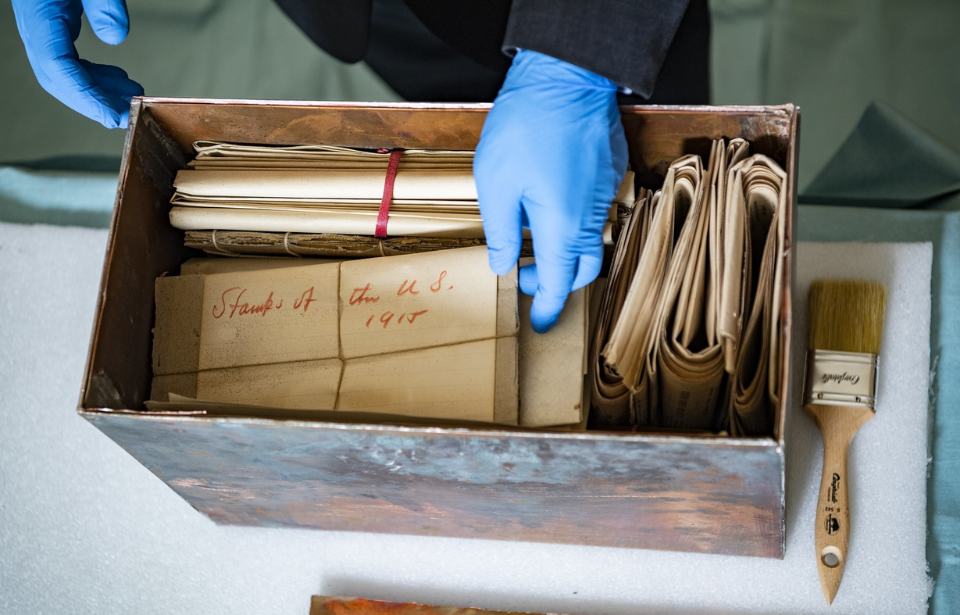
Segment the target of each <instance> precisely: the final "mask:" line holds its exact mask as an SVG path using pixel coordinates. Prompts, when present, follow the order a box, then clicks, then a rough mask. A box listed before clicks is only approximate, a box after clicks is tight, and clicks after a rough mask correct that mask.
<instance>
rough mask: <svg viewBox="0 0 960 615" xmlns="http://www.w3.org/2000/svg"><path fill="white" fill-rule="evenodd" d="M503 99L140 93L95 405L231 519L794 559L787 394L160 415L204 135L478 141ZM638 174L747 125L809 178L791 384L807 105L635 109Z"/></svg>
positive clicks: (111, 433) (166, 474)
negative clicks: (768, 424)
mask: <svg viewBox="0 0 960 615" xmlns="http://www.w3.org/2000/svg"><path fill="white" fill-rule="evenodd" d="M488 109H489V106H488V105H432V104H430V105H427V104H352V103H305V102H276V101H230V100H193V99H163V98H135V99H134V100H133V105H132V109H131V113H130V128H129V130H128V132H127V139H126V143H125V145H124V150H123V165H122V169H121V176H120V183H119V188H118V190H117V199H116V205H115V208H114V212H113V219H112V222H111V226H110V234H109V241H108V248H107V254H106V259H105V263H104V270H103V277H102V280H101V289H100V297H99V302H98V306H97V310H96V318H95V322H94V328H93V336H92V341H91V345H90V352H89V356H88V359H87V369H86V374H85V378H84V383H83V389H82V392H81V396H80V413H81V414H82V415H83V416H84V418H86V419H87V420H89V421H90V422H91V423H92V424H93V425H95V426H96V427H97V428H99V429H100V430H101V431H103V432H104V433H105V434H106V435H107V436H108V437H110V438H111V439H113V440H114V441H116V442H117V443H118V444H119V445H120V446H122V447H123V448H124V449H126V450H127V451H128V452H129V453H130V454H131V455H133V456H134V457H135V458H136V459H137V460H138V461H140V463H142V464H143V465H145V466H146V467H147V468H149V469H150V470H151V471H152V472H153V473H154V474H155V475H156V476H157V477H158V478H160V479H161V480H162V481H164V482H165V483H166V484H168V485H169V486H170V488H171V489H173V490H174V491H176V492H177V493H178V494H180V495H181V496H182V497H183V498H184V499H186V500H187V501H188V502H189V503H190V504H191V505H192V506H193V507H194V508H196V509H197V510H199V511H201V512H203V513H204V514H206V515H208V516H209V517H210V518H211V519H213V520H214V521H216V522H218V523H227V524H240V525H260V526H274V527H276V526H288V527H303V528H318V529H325V530H357V531H368V532H389V533H405V534H423V535H435V536H457V537H467V538H490V539H504V540H524V541H545V542H561V543H574V544H589V545H604V546H616V547H633V548H649V549H668V550H681V551H696V552H710V553H726V554H738V555H753V556H762V557H783V551H784V531H785V528H784V519H785V516H784V445H783V441H784V433H783V427H784V415H785V406H786V403H787V400H789V399H790V396H789V394H787V392H786V390H785V391H784V395H783V396H782V398H781V399H782V401H781V407H780V408H778V410H777V418H776V422H775V424H776V427H775V432H774V433H773V434H771V437H766V438H752V439H747V438H743V439H734V438H725V437H689V436H683V435H670V434H663V433H658V434H644V433H635V434H631V433H606V432H585V433H584V432H581V433H577V432H558V431H553V432H548V431H540V432H538V431H530V430H510V429H486V430H475V429H463V428H444V427H401V426H392V425H379V424H377V425H375V424H357V423H324V422H307V421H294V420H286V421H284V420H268V419H253V418H242V417H237V418H232V417H219V418H213V417H206V416H200V415H195V414H194V415H191V414H190V413H183V414H159V413H151V412H148V411H146V410H144V401H145V400H146V399H147V398H148V396H149V392H150V378H151V373H150V366H151V361H150V357H151V343H152V334H151V328H152V326H153V313H154V295H153V293H154V280H155V278H156V277H157V276H158V275H160V274H162V273H164V272H168V271H175V270H176V269H177V268H178V266H179V265H180V264H181V263H182V262H183V261H185V260H186V259H187V258H189V257H190V256H192V255H195V253H194V252H193V251H192V250H189V249H187V248H185V247H184V246H183V233H182V232H181V231H179V230H177V229H174V228H172V227H171V226H170V223H169V220H168V211H169V207H170V206H169V203H168V201H169V198H170V195H171V193H172V183H173V178H174V175H175V173H176V171H177V170H178V169H180V168H183V167H184V166H185V164H186V163H187V161H188V159H189V157H190V156H191V153H192V147H191V145H192V143H193V141H195V140H197V139H212V140H222V141H231V142H238V143H259V144H303V143H314V144H331V145H344V146H354V147H365V148H395V147H404V148H434V149H472V148H473V147H475V146H476V144H477V140H478V139H479V136H480V129H481V127H482V125H483V121H484V117H485V115H486V113H487V110H488ZM622 116H623V123H624V127H625V129H626V134H627V139H628V141H629V144H630V157H631V164H632V166H633V169H634V170H635V171H636V172H637V176H638V181H639V183H641V184H642V185H645V186H647V187H657V186H659V184H660V182H661V181H662V175H663V174H664V173H665V170H666V167H667V165H668V164H669V163H670V162H671V161H672V160H674V159H675V158H677V157H679V156H681V155H683V154H688V153H700V154H703V155H706V154H708V152H709V146H710V140H711V139H715V138H718V137H727V138H732V137H743V138H745V139H747V140H748V141H749V142H750V143H751V145H752V151H755V152H761V153H764V154H767V155H768V156H770V157H772V158H773V159H775V160H776V161H777V162H779V163H780V164H781V165H783V167H784V168H785V169H786V170H787V171H788V173H789V190H790V195H791V198H790V200H789V204H788V207H789V208H790V211H788V212H787V242H786V246H785V248H786V249H785V253H784V256H783V257H784V258H785V259H786V260H787V263H786V267H785V270H786V275H787V278H786V284H785V285H784V290H783V292H784V297H783V301H782V303H781V305H782V306H783V307H782V310H783V312H782V318H781V329H780V330H779V331H778V334H779V335H780V339H781V344H780V352H781V357H780V365H781V377H782V379H783V386H784V389H786V387H787V385H788V384H789V382H790V378H789V370H790V365H789V356H790V345H791V344H790V323H791V314H790V306H791V301H790V295H791V283H792V278H793V276H792V269H793V260H794V259H793V253H792V245H793V237H794V236H795V227H796V224H795V223H796V215H795V206H794V200H795V199H794V197H795V191H796V188H795V178H796V163H797V137H798V121H799V113H798V110H797V109H796V108H795V107H794V106H792V105H786V106H781V107H623V108H622Z"/></svg>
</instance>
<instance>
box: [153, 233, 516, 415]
mask: <svg viewBox="0 0 960 615" xmlns="http://www.w3.org/2000/svg"><path fill="white" fill-rule="evenodd" d="M221 271H222V270H221ZM156 291H157V318H156V326H155V329H154V352H153V373H154V381H153V392H152V395H151V397H152V398H153V399H154V400H158V401H168V400H171V401H172V398H171V397H170V396H171V394H172V395H179V396H185V397H189V398H195V399H202V400H206V401H213V402H229V403H244V404H253V405H261V406H273V407H278V408H292V409H298V408H300V409H304V408H308V409H328V410H343V411H352V412H372V413H383V414H398V415H406V416H420V417H434V418H450V419H460V420H468V421H489V422H498V423H507V424H516V423H517V422H518V399H519V393H518V380H517V374H518V367H517V352H518V351H517V332H518V328H519V321H518V312H517V277H516V270H514V271H513V272H512V273H511V274H509V275H506V276H499V277H498V276H496V275H494V274H493V273H492V272H490V269H489V266H488V265H487V254H486V249H485V248H483V247H480V248H466V249H462V250H444V251H439V252H430V253H425V254H414V255H408V256H394V257H387V258H374V259H362V260H355V261H348V262H323V261H318V264H313V265H305V266H299V267H283V268H273V269H267V270H259V271H246V270H239V271H222V272H221V273H209V274H208V273H202V271H198V272H197V273H193V274H188V275H180V276H171V277H161V278H159V279H158V280H157V284H156Z"/></svg>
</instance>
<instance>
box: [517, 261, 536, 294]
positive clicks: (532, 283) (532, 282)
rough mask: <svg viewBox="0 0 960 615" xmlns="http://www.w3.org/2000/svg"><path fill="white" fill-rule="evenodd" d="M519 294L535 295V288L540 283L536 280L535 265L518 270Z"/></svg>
mask: <svg viewBox="0 0 960 615" xmlns="http://www.w3.org/2000/svg"><path fill="white" fill-rule="evenodd" d="M518 282H519V283H520V292H522V293H523V294H525V295H535V294H537V286H539V285H540V282H539V280H538V278H537V264H536V263H531V264H529V265H524V266H523V267H521V268H520V279H519V280H518Z"/></svg>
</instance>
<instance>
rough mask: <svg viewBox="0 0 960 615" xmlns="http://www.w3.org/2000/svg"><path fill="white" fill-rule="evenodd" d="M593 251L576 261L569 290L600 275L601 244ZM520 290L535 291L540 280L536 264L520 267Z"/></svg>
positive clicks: (525, 291)
mask: <svg viewBox="0 0 960 615" xmlns="http://www.w3.org/2000/svg"><path fill="white" fill-rule="evenodd" d="M598 248H599V249H598V250H596V251H595V253H587V254H581V255H580V258H579V259H578V261H577V266H576V275H575V276H574V278H573V284H572V285H571V287H570V292H573V291H575V290H579V289H581V288H583V287H584V286H586V285H587V284H589V283H590V282H593V281H594V280H596V279H597V276H598V275H600V268H601V267H602V266H603V245H600V246H599V247H598ZM519 281H520V292H522V293H523V294H525V295H533V294H535V293H536V292H537V287H538V286H539V285H540V280H539V278H538V276H537V264H536V263H532V264H530V265H525V266H523V267H521V268H520V280H519Z"/></svg>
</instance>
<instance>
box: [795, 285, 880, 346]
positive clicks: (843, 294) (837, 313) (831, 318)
mask: <svg viewBox="0 0 960 615" xmlns="http://www.w3.org/2000/svg"><path fill="white" fill-rule="evenodd" d="M886 307H887V289H886V288H884V286H883V284H880V283H879V282H867V281H861V280H817V281H815V282H814V283H813V284H811V285H810V348H811V349H813V348H816V349H817V350H837V351H842V352H867V353H871V354H880V337H881V335H882V334H883V313H884V311H885V310H886Z"/></svg>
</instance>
